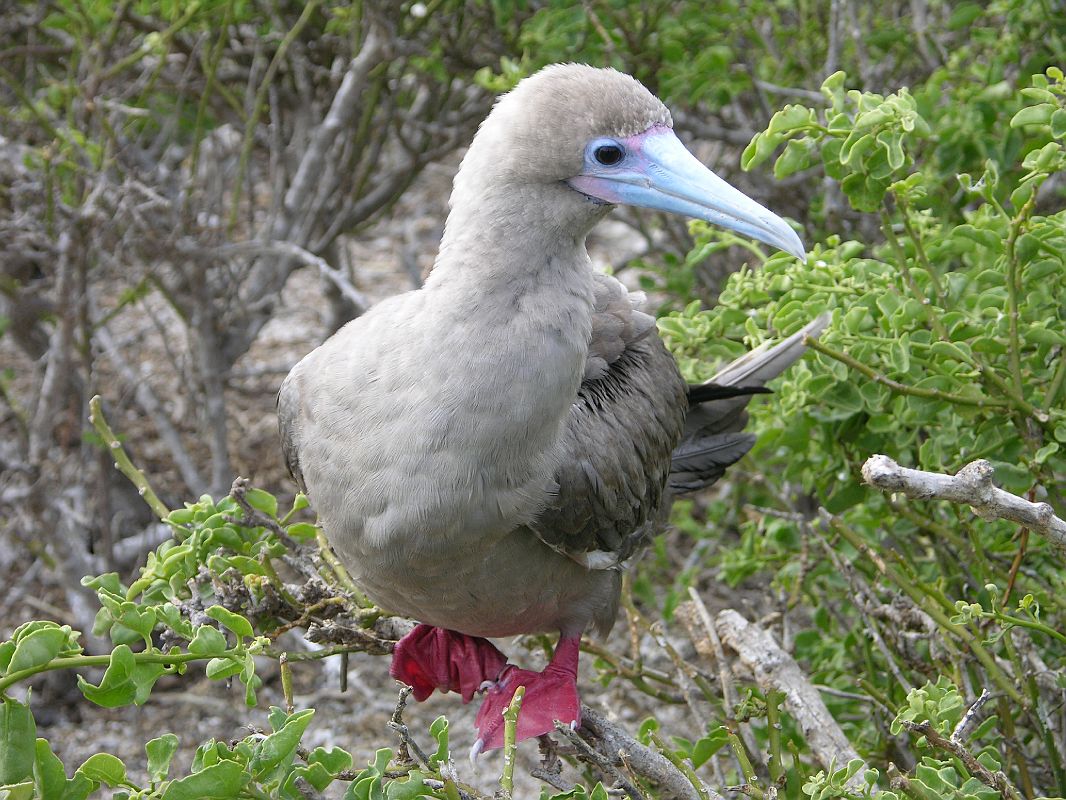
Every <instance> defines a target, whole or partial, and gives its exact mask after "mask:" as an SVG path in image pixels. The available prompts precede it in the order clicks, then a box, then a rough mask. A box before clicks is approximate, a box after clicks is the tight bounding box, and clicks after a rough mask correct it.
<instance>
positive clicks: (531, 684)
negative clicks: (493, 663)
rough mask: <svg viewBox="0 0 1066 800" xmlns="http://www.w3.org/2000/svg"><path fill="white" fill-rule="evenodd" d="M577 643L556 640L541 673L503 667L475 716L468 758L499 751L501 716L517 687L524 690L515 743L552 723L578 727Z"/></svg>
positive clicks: (548, 728) (544, 730)
mask: <svg viewBox="0 0 1066 800" xmlns="http://www.w3.org/2000/svg"><path fill="white" fill-rule="evenodd" d="M580 641H581V640H580V638H578V637H570V638H564V639H560V640H559V644H558V645H557V646H556V648H555V654H554V655H553V656H552V660H551V663H550V664H548V666H547V667H545V668H544V671H543V672H532V671H531V670H528V669H519V668H518V667H515V666H512V665H510V664H508V665H507V668H506V669H505V670H504V672H503V674H502V675H501V676H500V678H499V680H497V681H496V682H495V683H494V684H493V685H492V686H490V687H489V688H488V690H487V691H486V692H485V699H484V701H482V704H481V709H480V710H479V711H478V712H477V730H478V740H477V742H475V744H474V749H473V750H471V752H470V757H471V758H477V756H478V754H479V753H481V752H482V751H483V750H494V749H496V748H498V747H503V712H504V710H505V709H506V708H507V706H508V705H510V703H511V699H512V698H513V697H514V693H515V692H516V691H517V690H518V687H519V686H525V687H526V692H525V696H524V697H523V698H522V708H521V710H520V711H519V712H518V727H517V730H516V735H515V741H517V742H520V741H522V740H523V739H532V738H533V737H535V736H540V735H542V734H545V733H549V732H551V731H553V730H555V720H559V721H560V722H564V723H567V724H570V725H574V726H576V725H579V724H580V723H581V700H580V699H579V698H578V694H577V658H578V646H579V644H580Z"/></svg>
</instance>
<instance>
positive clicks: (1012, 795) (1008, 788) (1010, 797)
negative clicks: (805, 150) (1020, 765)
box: [899, 719, 1022, 800]
mask: <svg viewBox="0 0 1066 800" xmlns="http://www.w3.org/2000/svg"><path fill="white" fill-rule="evenodd" d="M899 722H900V724H901V725H902V726H903V727H904V728H906V729H907V730H909V731H910V732H911V733H917V734H921V735H922V736H924V737H925V738H926V740H927V741H928V742H929V744H931V745H933V746H934V747H939V748H940V749H941V750H946V751H947V752H949V753H951V754H952V755H953V756H955V757H956V758H957V759H959V760H960V761H961V762H962V763H963V764H964V765H965V766H966V769H968V770H969V771H970V772H971V773H973V776H974V777H975V778H977V780H979V781H981V783H984V784H986V785H987V786H991V787H992V788H993V789H995V790H996V791H998V792H999V793H1000V794H1001V795H1003V798H1004V800H1022V796H1021V794H1019V792H1018V790H1017V789H1016V788H1014V785H1013V784H1011V782H1010V781H1009V780H1007V776H1006V775H1004V774H1003V773H1002V772H1000V771H999V770H996V771H995V772H993V771H992V770H990V769H989V768H988V767H986V766H985V765H984V764H982V763H981V762H980V761H978V760H977V759H976V758H975V757H974V755H973V753H971V752H970V751H969V750H967V749H966V748H965V747H963V746H962V745H961V744H959V743H958V742H954V741H952V740H951V739H947V738H945V737H944V736H942V735H941V734H940V732H939V731H937V729H936V728H934V727H933V726H932V725H930V724H929V723H928V722H911V721H910V720H906V719H901V720H900V721H899Z"/></svg>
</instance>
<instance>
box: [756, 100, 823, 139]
mask: <svg viewBox="0 0 1066 800" xmlns="http://www.w3.org/2000/svg"><path fill="white" fill-rule="evenodd" d="M813 114H814V112H813V111H811V110H810V109H809V108H805V107H804V106H800V105H791V104H790V105H786V106H785V107H784V108H782V109H781V110H780V111H778V112H777V113H776V114H774V115H773V116H772V117H770V124H769V125H767V126H766V132H767V133H768V134H776V133H789V132H791V131H794V130H796V129H797V128H805V127H807V126H808V125H809V124H810V123H811V118H812V116H813Z"/></svg>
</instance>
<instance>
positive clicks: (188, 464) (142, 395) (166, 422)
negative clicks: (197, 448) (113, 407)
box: [93, 325, 207, 495]
mask: <svg viewBox="0 0 1066 800" xmlns="http://www.w3.org/2000/svg"><path fill="white" fill-rule="evenodd" d="M93 338H94V339H95V340H96V341H97V342H99V343H100V345H101V346H102V347H103V348H104V352H105V353H107V355H108V357H109V358H110V359H111V362H112V363H113V364H114V365H115V368H116V369H117V370H118V372H119V374H120V375H121V376H122V377H123V379H124V380H125V381H126V382H127V383H128V384H129V385H130V386H131V387H133V388H134V394H133V396H134V397H135V398H136V400H137V405H139V406H140V407H141V408H142V409H143V410H144V412H145V413H146V414H147V415H148V416H149V417H151V418H152V421H153V422H154V423H155V427H156V430H157V431H158V432H159V437H160V438H161V439H162V440H163V442H164V443H165V444H166V446H167V452H168V453H169V454H170V457H171V458H172V459H174V465H175V466H176V467H177V468H178V472H180V473H181V479H182V480H183V481H184V482H185V487H186V488H187V489H188V490H189V491H190V492H192V493H193V494H194V495H200V494H202V493H203V492H204V490H205V489H206V488H207V484H206V482H205V481H204V479H203V478H202V477H201V476H200V470H199V469H197V467H196V464H195V462H194V461H193V459H192V457H191V456H190V455H189V452H188V451H187V450H186V449H185V446H184V445H183V444H182V441H181V434H180V433H179V432H178V429H177V427H176V426H175V425H174V421H173V420H172V419H171V418H170V415H169V414H167V412H166V410H165V409H164V408H163V404H162V403H161V402H160V400H159V398H158V397H157V396H156V393H155V392H154V391H152V386H151V384H150V383H148V381H147V380H145V379H144V378H143V377H142V376H139V375H137V373H136V371H135V370H134V369H133V367H132V366H130V364H129V360H128V359H127V357H126V356H124V355H123V354H122V352H121V351H120V350H119V347H118V343H117V342H115V339H114V337H113V336H112V335H111V331H109V330H108V329H107V327H106V326H104V325H100V326H99V327H97V329H96V332H95V333H94V334H93Z"/></svg>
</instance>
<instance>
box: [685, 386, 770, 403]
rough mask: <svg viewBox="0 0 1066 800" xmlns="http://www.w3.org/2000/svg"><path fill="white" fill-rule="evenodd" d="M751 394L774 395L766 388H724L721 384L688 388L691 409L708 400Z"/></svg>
mask: <svg viewBox="0 0 1066 800" xmlns="http://www.w3.org/2000/svg"><path fill="white" fill-rule="evenodd" d="M749 394H773V392H771V391H770V390H769V389H767V388H766V387H765V386H758V385H753V386H723V385H722V384H720V383H700V384H696V385H695V386H689V387H688V405H689V408H692V407H693V406H698V405H699V404H700V403H706V402H707V401H708V400H728V399H729V398H731V397H743V396H744V395H749Z"/></svg>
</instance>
